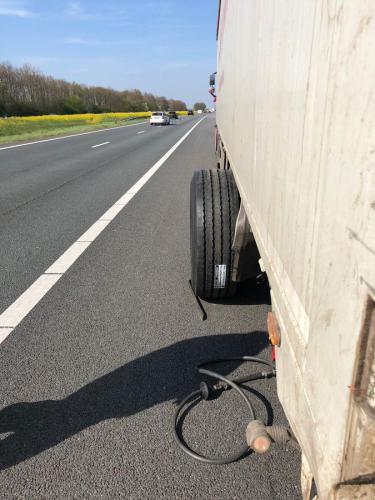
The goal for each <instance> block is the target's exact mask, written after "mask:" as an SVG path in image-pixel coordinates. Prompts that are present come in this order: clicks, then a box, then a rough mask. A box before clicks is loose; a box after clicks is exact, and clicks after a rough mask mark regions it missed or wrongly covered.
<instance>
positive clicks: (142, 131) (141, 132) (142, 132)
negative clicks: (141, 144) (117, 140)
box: [137, 130, 145, 134]
mask: <svg viewBox="0 0 375 500" xmlns="http://www.w3.org/2000/svg"><path fill="white" fill-rule="evenodd" d="M144 133H145V131H144V130H141V131H140V132H137V134H144Z"/></svg>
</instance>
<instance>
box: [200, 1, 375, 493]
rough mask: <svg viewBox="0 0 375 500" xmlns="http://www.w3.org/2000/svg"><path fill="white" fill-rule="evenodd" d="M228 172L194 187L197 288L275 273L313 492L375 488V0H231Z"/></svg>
mask: <svg viewBox="0 0 375 500" xmlns="http://www.w3.org/2000/svg"><path fill="white" fill-rule="evenodd" d="M217 50H218V55H217V74H216V75H213V76H212V78H211V89H210V92H211V93H212V94H213V95H214V97H216V120H217V127H216V140H215V145H216V154H217V167H218V168H217V169H214V170H202V171H198V172H196V173H195V174H194V178H193V180H192V184H191V265H192V285H193V288H194V291H195V292H196V293H197V295H199V296H201V297H203V298H206V299H220V298H225V297H227V296H230V295H232V294H233V293H235V290H236V284H237V282H238V281H241V280H244V279H246V278H248V277H250V276H254V275H256V274H257V273H259V272H260V271H259V268H258V263H259V265H260V268H261V270H263V271H265V272H266V273H267V277H268V280H269V283H270V287H271V298H272V313H271V314H270V316H269V322H268V326H269V328H268V329H269V334H270V339H271V342H272V344H273V345H274V346H275V355H276V367H277V390H278V395H279V398H280V401H281V403H282V405H283V408H284V411H285V413H286V415H287V418H288V420H289V423H290V425H291V428H292V430H293V432H294V434H295V436H296V438H297V439H298V442H299V444H300V446H301V449H302V476H301V479H302V490H303V495H304V498H310V496H309V495H310V494H311V485H312V479H313V478H314V480H315V483H316V488H317V491H318V497H319V498H320V499H327V498H332V499H344V498H345V499H352V498H353V499H354V498H368V499H370V498H375V487H374V484H375V224H374V219H375V2H368V1H365V0H356V1H342V0H339V1H337V2H331V1H329V0H315V1H307V0H300V1H295V0H289V1H288V0H284V1H280V0H269V1H264V0H252V1H249V0H235V1H234V0H232V1H229V0H221V1H220V5H219V17H218V24H217Z"/></svg>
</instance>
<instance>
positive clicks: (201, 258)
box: [190, 170, 239, 299]
mask: <svg viewBox="0 0 375 500" xmlns="http://www.w3.org/2000/svg"><path fill="white" fill-rule="evenodd" d="M238 211H239V194H238V190H237V186H236V183H235V181H234V177H233V173H232V172H231V171H230V170H198V171H196V172H195V173H194V176H193V179H192V181H191V186H190V252H191V284H192V288H193V290H194V293H195V294H196V295H197V296H199V297H201V298H203V299H218V298H225V297H231V296H232V295H234V294H235V292H236V283H234V282H233V281H232V279H231V274H232V267H233V256H234V254H233V251H232V243H233V238H234V230H235V226H236V219H237V215H238Z"/></svg>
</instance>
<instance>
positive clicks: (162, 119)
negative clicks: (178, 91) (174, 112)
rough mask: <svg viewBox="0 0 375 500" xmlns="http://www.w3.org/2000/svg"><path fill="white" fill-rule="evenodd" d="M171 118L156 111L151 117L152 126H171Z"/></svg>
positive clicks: (162, 112)
mask: <svg viewBox="0 0 375 500" xmlns="http://www.w3.org/2000/svg"><path fill="white" fill-rule="evenodd" d="M169 123H170V118H169V116H168V115H167V113H164V111H155V113H152V115H151V116H150V125H169Z"/></svg>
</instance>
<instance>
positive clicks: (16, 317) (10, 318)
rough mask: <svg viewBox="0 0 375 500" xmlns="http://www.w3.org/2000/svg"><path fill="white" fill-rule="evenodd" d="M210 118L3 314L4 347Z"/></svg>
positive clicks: (0, 333) (0, 324)
mask: <svg viewBox="0 0 375 500" xmlns="http://www.w3.org/2000/svg"><path fill="white" fill-rule="evenodd" d="M205 118H206V117H204V118H202V119H201V120H199V121H198V122H197V123H196V124H195V125H193V126H192V127H191V128H190V129H189V130H188V131H187V132H186V134H185V135H183V136H182V137H181V139H179V140H178V141H177V142H176V144H175V145H174V146H172V147H171V148H170V149H169V150H168V151H167V152H166V153H165V155H163V156H162V157H161V158H160V160H158V161H157V162H156V163H155V164H154V165H153V166H152V167H151V168H150V169H149V170H148V171H147V172H146V173H145V174H144V175H143V176H142V177H141V178H140V179H139V180H138V181H137V182H136V183H135V184H134V185H133V186H132V187H131V188H130V189H129V190H128V191H127V192H126V193H125V194H123V195H122V196H121V198H119V199H118V200H117V201H116V202H115V203H114V204H113V205H112V206H111V207H110V208H109V209H108V210H107V211H106V212H105V213H104V214H103V215H102V216H101V217H100V218H99V219H98V220H97V221H96V222H94V224H92V226H90V227H89V228H88V229H87V231H85V232H84V233H83V234H82V236H80V237H79V238H78V240H77V241H75V242H74V243H73V244H72V245H71V246H70V247H69V248H68V249H67V250H66V251H65V252H64V253H63V254H62V255H61V256H60V257H59V258H58V259H57V260H56V261H55V262H54V263H53V264H52V265H51V266H50V267H49V268H48V269H47V270H46V271H45V272H44V273H43V274H42V275H41V276H39V278H37V279H36V280H35V281H34V283H33V284H32V285H31V286H30V287H29V288H27V289H26V290H25V291H24V292H23V294H22V295H20V296H19V297H18V299H16V300H15V301H14V302H13V304H11V305H10V306H9V307H8V308H7V309H6V310H5V311H4V312H3V313H2V314H1V315H0V344H1V342H3V341H4V340H5V339H6V338H7V337H8V335H10V334H11V333H12V331H13V330H14V329H15V328H16V327H17V326H18V325H19V324H20V323H21V321H22V320H23V319H24V318H25V317H26V316H27V315H28V314H29V312H30V311H31V310H32V309H33V308H34V307H35V306H36V305H37V304H38V302H39V301H40V300H42V298H43V297H44V296H45V295H46V293H47V292H48V291H49V290H50V289H51V288H52V287H53V285H54V284H55V283H57V281H58V280H59V279H60V278H61V276H63V275H64V273H65V272H66V271H67V270H68V269H69V268H70V267H71V266H72V265H73V264H74V262H75V261H76V260H77V259H78V257H79V256H80V255H82V254H83V253H84V251H85V250H86V249H87V248H88V247H89V246H90V245H91V243H92V242H93V241H95V239H96V238H97V237H98V236H99V234H100V233H101V232H102V231H103V230H104V229H105V227H107V226H108V225H109V224H110V223H111V221H112V220H113V219H114V218H115V217H116V215H118V214H119V213H120V212H121V210H122V209H123V208H124V207H126V205H127V204H128V203H129V201H130V200H131V199H132V198H133V197H134V196H135V195H136V194H137V193H138V192H139V191H140V190H141V189H142V187H143V186H144V185H145V184H146V182H147V181H148V180H149V179H151V177H152V176H153V175H154V174H155V173H156V172H157V171H158V170H159V168H160V167H161V166H162V165H163V163H165V162H166V161H167V160H168V158H169V157H170V156H171V155H172V154H173V153H174V152H175V151H176V149H177V148H178V147H179V146H180V144H182V143H183V142H184V140H185V139H186V138H187V137H188V136H189V135H190V134H191V132H192V131H193V130H194V129H195V128H196V127H197V126H198V125H199V124H200V123H201V121H203V120H204V119H205Z"/></svg>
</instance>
